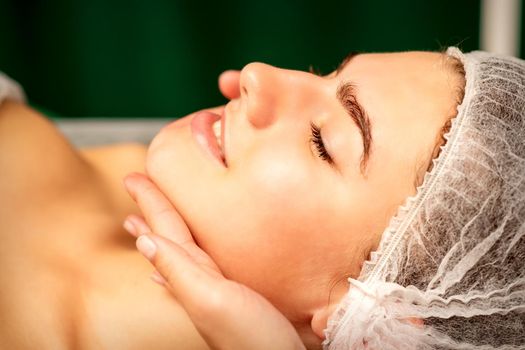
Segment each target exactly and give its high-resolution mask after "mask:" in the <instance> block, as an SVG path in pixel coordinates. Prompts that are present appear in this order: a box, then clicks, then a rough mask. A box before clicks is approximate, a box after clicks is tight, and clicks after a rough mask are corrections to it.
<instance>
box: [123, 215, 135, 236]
mask: <svg viewBox="0 0 525 350" xmlns="http://www.w3.org/2000/svg"><path fill="white" fill-rule="evenodd" d="M122 226H124V229H125V230H126V231H128V232H129V233H131V234H132V235H133V236H136V235H137V230H136V229H135V225H133V223H132V222H131V220H130V219H126V220H125V221H124V224H123V225H122Z"/></svg>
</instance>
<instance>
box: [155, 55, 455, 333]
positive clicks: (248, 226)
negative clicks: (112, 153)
mask: <svg viewBox="0 0 525 350" xmlns="http://www.w3.org/2000/svg"><path fill="white" fill-rule="evenodd" d="M238 84H239V88H240V97H238V98H235V99H233V100H231V101H230V102H229V103H228V104H227V105H226V106H225V108H224V111H223V119H222V123H223V125H222V129H223V133H224V135H223V137H224V144H223V145H222V148H223V152H224V156H225V159H226V163H227V166H224V165H223V164H222V162H220V161H219V160H218V159H217V158H215V157H214V156H213V155H211V153H210V152H209V151H207V150H206V149H205V148H203V147H202V146H200V143H199V142H198V141H197V140H198V138H199V137H198V136H197V137H196V136H195V135H194V133H193V132H192V126H191V119H192V118H194V117H195V115H196V114H192V115H190V116H188V117H186V118H183V119H180V120H178V121H176V122H174V123H172V124H170V125H169V126H167V127H165V128H164V129H163V130H162V131H161V132H160V133H159V134H158V135H157V136H156V138H155V139H154V141H153V142H152V144H151V146H150V149H149V153H148V159H147V173H148V175H149V176H150V177H151V179H152V180H153V181H154V182H155V183H156V184H157V185H158V187H159V188H160V189H161V191H162V192H163V193H164V194H165V195H166V196H167V197H168V198H169V199H170V201H171V202H172V203H173V205H174V206H175V207H176V208H177V210H178V211H179V212H180V214H181V215H182V217H183V218H184V220H185V221H186V223H187V224H188V226H189V228H190V230H191V232H192V233H193V235H194V237H195V240H196V241H197V243H198V244H199V246H200V247H201V248H202V249H204V250H205V251H206V252H207V253H208V254H209V255H210V256H211V257H212V258H213V259H214V260H215V261H216V263H217V264H218V266H219V267H220V268H221V269H222V271H223V273H224V274H225V275H226V276H227V277H229V278H231V279H234V280H236V281H239V282H242V283H244V284H246V285H248V286H249V287H251V288H253V289H254V290H256V291H258V292H259V293H261V294H262V295H264V296H265V297H266V298H268V299H269V300H270V301H271V302H272V303H273V304H274V305H275V306H276V307H277V308H279V309H280V310H281V311H282V312H283V313H284V314H285V315H286V316H287V317H288V318H289V319H290V320H291V321H292V322H294V324H295V325H296V326H297V327H298V328H301V327H303V326H305V325H307V326H309V324H310V321H311V320H312V317H313V315H314V314H315V313H316V312H317V311H318V310H320V309H323V308H325V307H326V306H327V305H328V303H329V294H330V291H331V289H332V287H334V285H335V284H334V283H333V282H334V281H337V280H340V278H341V277H342V276H346V277H348V276H352V277H356V276H357V275H358V274H359V271H360V266H361V264H362V262H363V261H364V260H365V259H366V258H367V257H368V254H369V252H370V250H371V249H373V248H375V247H376V245H377V244H378V242H379V240H380V236H381V233H382V232H383V230H384V229H385V227H386V226H387V224H388V222H389V220H390V218H391V217H392V216H393V215H394V214H395V212H396V210H397V207H398V206H399V205H400V204H402V203H403V202H404V200H405V199H406V198H407V197H408V196H410V195H413V194H414V193H415V186H416V184H417V183H418V182H419V181H420V180H421V178H422V176H423V174H424V173H425V171H426V170H427V168H428V166H429V165H430V161H431V159H432V156H433V154H434V153H435V152H436V151H437V147H436V144H438V143H439V142H438V141H439V139H440V131H441V128H442V127H443V126H444V124H445V123H446V122H447V120H448V119H449V118H450V117H451V116H453V115H455V106H456V91H457V88H458V79H457V77H456V75H455V74H454V71H453V70H452V69H451V68H450V64H449V63H447V60H446V58H445V56H444V55H442V54H439V53H428V52H406V53H391V54H361V55H358V56H355V57H353V58H351V59H350V60H348V61H347V62H346V63H345V62H343V65H342V66H341V67H340V69H339V71H338V72H333V73H331V74H330V75H327V76H322V77H321V76H317V75H314V74H312V73H308V72H303V71H293V70H286V69H279V68H275V67H272V66H269V65H266V64H262V63H251V64H249V65H247V66H245V67H244V69H242V71H241V74H240V78H239V82H238ZM357 104H359V105H360V106H358V105H357ZM197 115H198V114H197ZM204 119H205V118H204ZM312 125H313V126H314V127H313V128H314V132H313V134H314V135H312ZM321 140H322V141H321ZM367 140H368V141H367ZM316 142H317V143H316ZM321 142H322V143H321ZM366 144H368V146H365V145H366ZM365 153H366V155H365ZM346 290H347V284H346V283H341V284H338V285H336V286H335V288H333V290H332V292H333V293H332V296H331V298H335V299H334V300H337V299H338V298H340V297H341V296H342V295H343V294H344V293H345V292H346Z"/></svg>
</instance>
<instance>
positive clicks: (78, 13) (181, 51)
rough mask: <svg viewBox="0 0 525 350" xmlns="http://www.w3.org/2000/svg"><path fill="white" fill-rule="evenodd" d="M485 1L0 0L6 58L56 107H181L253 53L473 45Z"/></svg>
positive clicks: (121, 111) (295, 58)
mask: <svg viewBox="0 0 525 350" xmlns="http://www.w3.org/2000/svg"><path fill="white" fill-rule="evenodd" d="M479 12H480V2H479V0H463V1H452V0H432V1H430V0H426V1H423V0H412V1H409V0H397V1H387V0H382V1H365V0H360V1H358V0H347V1H333V0H328V1H322V2H321V1H282V0H281V1H277V0H266V1H264V2H250V1H241V0H236V1H229V2H210V3H204V2H200V1H175V0H173V1H169V0H152V1H146V0H126V1H123V0H89V1H87V0H82V1H81V0H67V1H66V0H49V1H44V0H33V1H28V0H0V44H1V45H0V70H2V71H4V72H5V73H7V74H8V75H10V76H11V77H13V78H14V79H15V80H17V81H19V82H20V83H21V84H22V86H23V87H24V89H25V91H26V93H27V95H28V97H29V100H30V103H31V104H32V105H34V106H37V107H40V108H42V109H44V110H48V111H53V113H56V114H57V115H61V116H70V117H84V116H114V117H149V116H151V117H170V118H171V117H180V116H184V115H185V114H188V113H190V112H192V111H195V110H196V109H200V108H204V107H208V106H213V105H218V104H222V103H223V102H225V100H224V98H222V97H221V95H220V94H219V92H218V89H217V76H218V75H219V73H220V72H222V71H223V70H226V69H231V68H235V69H240V68H242V67H243V66H244V65H245V64H247V63H249V62H252V61H262V62H265V63H269V64H272V65H275V66H278V67H283V68H290V69H301V70H307V69H308V67H309V66H310V65H313V66H314V67H316V68H318V69H319V70H320V71H321V72H323V73H328V72H329V71H330V70H332V69H333V68H334V67H335V66H336V65H337V64H338V63H339V61H340V60H341V59H342V58H343V57H344V56H345V55H346V53H347V52H349V51H353V50H358V51H399V50H440V49H442V48H444V47H446V46H448V45H459V46H460V47H461V48H462V49H464V50H467V51H469V50H473V49H477V48H478V47H479V23H480V20H479ZM522 38H525V35H523V34H522ZM521 47H522V49H521V56H522V57H523V56H524V48H525V45H523V44H522V45H521ZM53 113H51V114H53Z"/></svg>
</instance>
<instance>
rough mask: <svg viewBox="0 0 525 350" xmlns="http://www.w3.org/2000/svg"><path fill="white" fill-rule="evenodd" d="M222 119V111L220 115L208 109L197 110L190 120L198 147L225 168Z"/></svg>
mask: <svg viewBox="0 0 525 350" xmlns="http://www.w3.org/2000/svg"><path fill="white" fill-rule="evenodd" d="M224 119H225V118H224V111H223V112H222V114H221V115H219V114H216V113H212V112H210V111H202V112H199V113H197V114H196V115H195V116H194V117H193V118H192V120H191V132H192V135H193V138H194V139H195V141H196V143H197V144H198V145H199V146H200V148H201V149H202V150H203V151H204V152H205V153H206V154H208V155H211V156H212V157H213V158H214V159H215V160H217V161H218V162H219V163H220V164H221V165H222V166H224V167H225V168H227V167H228V166H227V163H226V157H225V153H224Z"/></svg>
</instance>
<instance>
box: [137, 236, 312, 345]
mask: <svg viewBox="0 0 525 350" xmlns="http://www.w3.org/2000/svg"><path fill="white" fill-rule="evenodd" d="M137 248H138V249H139V250H140V251H141V253H142V254H144V256H146V258H148V259H149V260H150V261H151V262H152V264H153V265H154V266H155V268H156V269H157V271H159V272H160V274H161V275H162V276H163V277H164V279H165V281H166V284H167V287H168V288H169V290H170V291H171V293H172V294H173V295H174V296H175V298H176V299H177V300H178V301H179V303H180V304H181V305H182V307H183V308H184V309H185V310H186V312H187V314H188V315H189V317H190V319H191V320H192V322H193V324H194V325H195V327H196V328H197V330H198V331H199V333H200V334H201V335H202V336H203V338H204V339H205V341H206V342H207V343H208V345H211V346H212V348H217V349H219V348H220V349H269V348H271V349H304V346H303V344H302V342H301V340H300V338H299V336H298V335H297V333H296V332H295V329H294V328H293V326H292V324H291V323H289V321H288V320H287V319H286V318H285V317H284V315H282V314H280V313H279V311H278V310H277V309H275V307H274V306H272V305H271V304H270V302H268V301H267V300H266V299H264V298H263V297H262V296H260V295H259V294H257V293H255V292H254V291H252V290H250V289H248V288H247V287H245V286H243V285H240V284H237V283H235V282H232V281H229V280H227V279H225V278H224V276H223V275H222V274H220V273H219V272H216V271H208V270H206V269H205V268H204V269H203V268H202V266H200V265H198V264H196V263H195V261H194V260H193V259H192V258H191V257H190V256H189V255H188V254H187V253H186V251H185V250H184V249H182V248H180V247H178V246H177V245H176V244H174V243H173V242H171V241H169V240H166V239H165V238H163V237H161V236H157V235H153V234H151V235H143V236H141V237H139V239H138V240H137ZM254 324H257V325H258V329H257V331H258V332H259V333H260V334H261V335H262V337H261V336H249V334H251V333H253V325H254ZM283 331H284V335H285V336H284V337H283ZM276 332H277V333H276ZM273 334H277V336H275V337H273V336H272V335H273Z"/></svg>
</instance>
